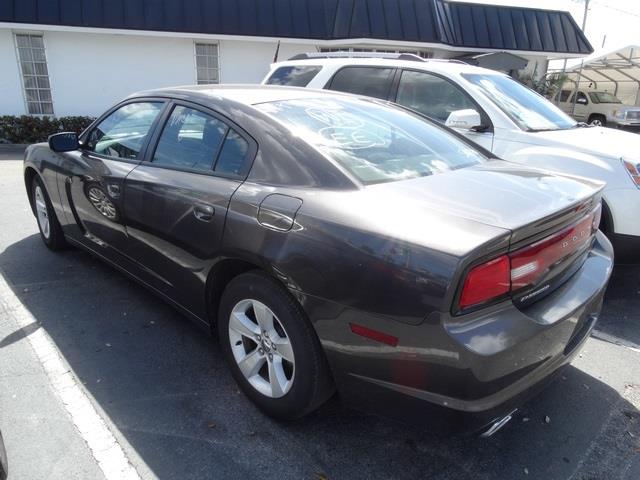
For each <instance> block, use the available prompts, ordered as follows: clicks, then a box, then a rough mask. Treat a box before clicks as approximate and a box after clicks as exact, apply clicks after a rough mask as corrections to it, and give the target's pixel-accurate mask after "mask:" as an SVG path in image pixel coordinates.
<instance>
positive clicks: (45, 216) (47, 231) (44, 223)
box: [33, 185, 51, 240]
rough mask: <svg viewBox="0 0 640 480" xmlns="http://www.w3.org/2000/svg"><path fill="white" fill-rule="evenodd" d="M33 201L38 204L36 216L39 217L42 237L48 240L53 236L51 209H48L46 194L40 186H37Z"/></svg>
mask: <svg viewBox="0 0 640 480" xmlns="http://www.w3.org/2000/svg"><path fill="white" fill-rule="evenodd" d="M33 199H34V202H35V204H36V214H37V217H38V225H39V226H40V231H41V232H42V235H43V236H44V238H46V239H47V240H48V239H49V237H50V236H51V225H50V223H49V209H48V208H47V202H46V201H45V199H44V193H43V192H42V188H40V185H36V188H35V189H34V193H33Z"/></svg>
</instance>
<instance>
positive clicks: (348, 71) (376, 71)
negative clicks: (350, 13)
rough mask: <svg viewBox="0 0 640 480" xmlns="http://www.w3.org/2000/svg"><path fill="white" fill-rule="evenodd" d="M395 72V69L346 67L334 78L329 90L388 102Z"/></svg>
mask: <svg viewBox="0 0 640 480" xmlns="http://www.w3.org/2000/svg"><path fill="white" fill-rule="evenodd" d="M393 72H394V69H393V68H378V67H345V68H342V69H341V70H339V71H338V72H337V73H336V74H335V75H334V76H333V79H332V80H331V84H330V85H329V89H330V90H337V91H339V92H346V93H356V94H358V95H366V96H368V97H375V98H381V99H383V100H387V97H388V96H389V90H390V89H391V82H392V81H393Z"/></svg>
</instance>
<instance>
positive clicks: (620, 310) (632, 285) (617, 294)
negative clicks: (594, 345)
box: [596, 265, 640, 348]
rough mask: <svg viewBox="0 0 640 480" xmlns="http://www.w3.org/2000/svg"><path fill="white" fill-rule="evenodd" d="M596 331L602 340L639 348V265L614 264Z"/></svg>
mask: <svg viewBox="0 0 640 480" xmlns="http://www.w3.org/2000/svg"><path fill="white" fill-rule="evenodd" d="M597 330H598V332H596V336H597V337H598V338H601V339H602V340H606V341H609V342H612V343H616V344H620V345H627V346H630V347H633V348H640V265H616V267H615V269H614V271H613V275H612V276H611V281H610V282H609V288H608V289H607V293H606V295H605V303H604V307H603V309H602V314H601V315H600V319H599V321H598V325H597ZM600 332H601V333H603V334H604V335H599V333H600Z"/></svg>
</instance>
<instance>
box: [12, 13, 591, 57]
mask: <svg viewBox="0 0 640 480" xmlns="http://www.w3.org/2000/svg"><path fill="white" fill-rule="evenodd" d="M0 22H10V23H26V24H41V25H61V26H72V27H94V28H112V29H131V30H152V31H162V32H185V33H200V34H217V35H240V36H254V37H255V36H259V37H274V38H301V39H302V38H304V39H317V40H348V39H362V38H373V39H380V40H390V41H407V42H424V43H436V44H438V43H439V44H445V45H449V46H452V47H459V48H471V49H478V48H479V49H491V50H519V51H535V52H548V53H567V54H583V55H586V54H589V53H591V52H592V51H593V48H592V47H591V45H590V44H589V41H588V40H587V39H586V37H585V36H584V34H583V33H582V31H581V30H580V29H579V28H578V26H577V25H576V23H575V21H574V20H573V18H572V17H571V15H570V14H569V13H568V12H560V11H553V10H542V9H533V8H520V7H508V6H497V5H483V4H475V3H461V2H451V1H448V0H46V1H45V0H4V1H2V2H0Z"/></svg>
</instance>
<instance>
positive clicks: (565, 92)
mask: <svg viewBox="0 0 640 480" xmlns="http://www.w3.org/2000/svg"><path fill="white" fill-rule="evenodd" d="M570 93H571V90H561V91H560V101H561V102H566V101H567V99H568V98H569V94H570Z"/></svg>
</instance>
